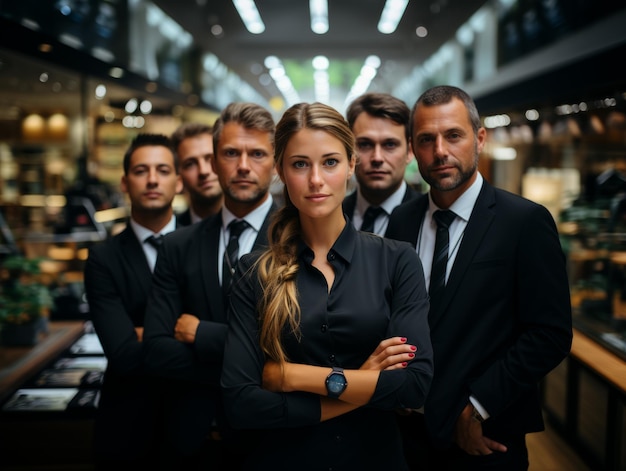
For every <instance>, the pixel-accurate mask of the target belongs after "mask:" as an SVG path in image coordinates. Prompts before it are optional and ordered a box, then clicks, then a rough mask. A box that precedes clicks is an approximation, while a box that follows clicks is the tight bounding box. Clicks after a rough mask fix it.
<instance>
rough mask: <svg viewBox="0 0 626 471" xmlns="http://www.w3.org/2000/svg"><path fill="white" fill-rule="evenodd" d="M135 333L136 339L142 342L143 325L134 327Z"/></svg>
mask: <svg viewBox="0 0 626 471" xmlns="http://www.w3.org/2000/svg"><path fill="white" fill-rule="evenodd" d="M135 334H137V340H138V341H139V342H143V327H135Z"/></svg>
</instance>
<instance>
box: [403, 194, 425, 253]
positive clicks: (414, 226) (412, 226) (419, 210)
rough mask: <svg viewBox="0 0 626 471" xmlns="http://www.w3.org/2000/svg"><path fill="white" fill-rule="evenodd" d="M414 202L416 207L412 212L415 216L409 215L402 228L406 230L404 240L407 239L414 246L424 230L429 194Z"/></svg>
mask: <svg viewBox="0 0 626 471" xmlns="http://www.w3.org/2000/svg"><path fill="white" fill-rule="evenodd" d="M414 204H415V206H414V209H413V210H411V212H410V214H414V215H415V217H409V218H407V219H406V221H405V222H404V223H403V225H402V227H403V229H402V230H403V231H404V236H403V238H402V240H407V241H409V242H410V243H411V244H413V247H417V239H418V237H419V233H420V231H421V230H422V222H423V221H424V216H426V211H428V195H424V196H422V197H421V198H417V199H416V200H415V203H414Z"/></svg>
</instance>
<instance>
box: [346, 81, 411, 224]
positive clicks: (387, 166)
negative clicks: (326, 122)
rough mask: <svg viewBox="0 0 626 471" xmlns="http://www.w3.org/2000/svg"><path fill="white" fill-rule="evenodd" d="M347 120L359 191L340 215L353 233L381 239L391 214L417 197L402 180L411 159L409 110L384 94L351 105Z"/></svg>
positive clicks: (373, 95)
mask: <svg viewBox="0 0 626 471" xmlns="http://www.w3.org/2000/svg"><path fill="white" fill-rule="evenodd" d="M346 115H347V120H348V123H349V124H350V127H351V128H352V131H353V132H354V135H355V138H356V148H357V153H358V160H357V166H356V170H355V178H356V180H357V184H358V186H357V189H356V191H354V192H353V193H352V194H350V195H348V196H347V197H346V198H345V200H344V203H343V209H344V212H345V213H346V214H347V215H348V217H349V218H350V220H351V221H352V222H353V224H354V225H355V227H356V228H357V229H360V230H364V231H368V232H373V233H375V234H378V235H380V236H383V235H385V231H386V230H387V224H388V221H389V215H390V214H391V212H392V211H393V210H394V208H395V207H396V206H398V205H399V204H401V203H403V202H406V201H409V200H410V199H412V198H415V197H417V196H418V195H419V193H418V192H417V191H416V190H415V189H414V188H413V187H411V186H410V185H408V184H407V182H406V181H405V179H404V174H405V170H406V166H407V165H408V164H409V163H410V162H411V159H412V158H413V154H412V153H411V150H410V148H409V115H410V110H409V108H408V106H407V105H406V103H404V102H403V101H402V100H400V99H398V98H396V97H394V96H392V95H389V94H387V93H366V94H364V95H361V96H360V97H358V98H356V99H355V100H354V101H353V102H352V103H351V104H350V106H349V107H348V110H347V112H346Z"/></svg>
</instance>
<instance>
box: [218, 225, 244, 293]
mask: <svg viewBox="0 0 626 471" xmlns="http://www.w3.org/2000/svg"><path fill="white" fill-rule="evenodd" d="M247 227H250V225H249V224H248V223H247V222H246V221H244V220H243V219H242V220H240V221H237V220H235V221H232V222H231V223H230V224H229V225H228V232H229V236H228V245H227V246H226V250H225V251H224V260H223V266H222V290H223V291H224V294H226V293H227V291H228V288H229V287H230V282H231V278H232V275H233V273H234V272H235V267H236V266H237V260H239V236H240V235H241V233H242V232H243V231H245V230H246V228H247Z"/></svg>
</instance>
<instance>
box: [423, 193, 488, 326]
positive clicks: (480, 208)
mask: <svg viewBox="0 0 626 471" xmlns="http://www.w3.org/2000/svg"><path fill="white" fill-rule="evenodd" d="M494 205H495V192H494V190H493V187H492V186H491V185H489V184H488V183H487V182H484V183H483V187H482V189H481V191H480V194H479V195H478V199H477V200H476V204H475V206H474V210H473V211H472V214H471V216H470V219H469V222H468V223H467V227H466V228H465V232H464V234H463V240H462V241H461V245H460V246H459V252H458V254H457V256H456V258H455V260H454V265H452V270H451V271H450V277H449V278H448V283H447V284H446V288H445V293H444V297H443V302H442V305H441V309H440V310H439V313H431V314H435V316H431V317H430V322H431V326H432V325H433V323H434V321H436V319H433V318H432V317H437V316H438V315H440V314H441V313H443V312H445V310H446V308H447V307H448V305H449V304H450V302H451V300H452V299H453V298H454V296H455V293H456V292H457V289H458V287H459V285H460V284H461V282H462V281H463V279H464V276H465V273H466V272H467V269H468V267H469V266H470V264H471V263H472V260H473V259H474V255H475V253H476V251H477V250H478V247H480V244H481V242H482V240H483V238H484V236H485V233H486V232H487V230H488V229H489V227H490V226H491V223H492V222H493V218H494V216H495V212H494V209H493V207H494Z"/></svg>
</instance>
